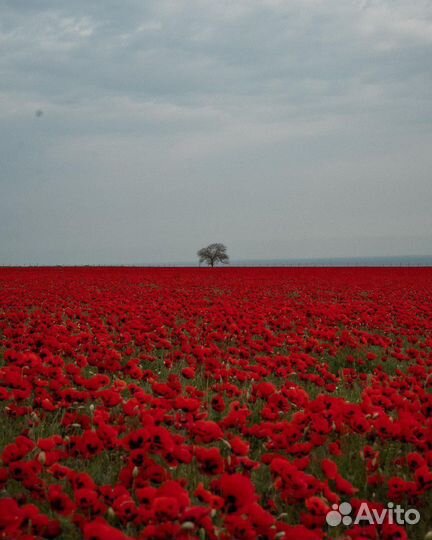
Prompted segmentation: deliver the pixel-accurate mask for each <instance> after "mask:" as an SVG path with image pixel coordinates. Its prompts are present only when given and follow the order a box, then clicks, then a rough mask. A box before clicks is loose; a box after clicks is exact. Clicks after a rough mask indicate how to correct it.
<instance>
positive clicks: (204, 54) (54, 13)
mask: <svg viewBox="0 0 432 540" xmlns="http://www.w3.org/2000/svg"><path fill="white" fill-rule="evenodd" d="M216 241H220V242H224V243H225V244H226V245H227V246H228V253H229V254H230V255H231V258H234V259H248V258H251V259H252V258H253V259H257V258H263V259H265V258H295V257H333V256H376V255H410V254H413V255H422V254H423V255H431V254H432V3H431V1H430V0H428V1H426V0H425V1H422V0H411V1H408V0H404V1H401V0H322V1H319V0H217V1H215V0H169V1H168V0H152V1H143V0H122V1H119V0H104V1H97V0H93V1H92V2H89V1H88V0H73V1H71V0H51V1H48V0H9V1H8V0H0V264H86V263H89V264H95V263H101V264H109V263H117V264H125V263H158V262H161V263H167V262H170V261H179V262H180V261H193V260H195V258H196V251H197V249H198V248H200V247H202V246H203V245H206V244H207V243H210V242H216Z"/></svg>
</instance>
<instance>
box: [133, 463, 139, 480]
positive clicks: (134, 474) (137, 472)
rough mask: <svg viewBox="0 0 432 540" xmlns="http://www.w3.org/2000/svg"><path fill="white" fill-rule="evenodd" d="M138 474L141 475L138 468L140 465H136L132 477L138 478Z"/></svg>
mask: <svg viewBox="0 0 432 540" xmlns="http://www.w3.org/2000/svg"><path fill="white" fill-rule="evenodd" d="M138 475H139V469H138V467H137V466H136V465H135V467H134V468H133V469H132V477H133V478H136V477H137V476H138Z"/></svg>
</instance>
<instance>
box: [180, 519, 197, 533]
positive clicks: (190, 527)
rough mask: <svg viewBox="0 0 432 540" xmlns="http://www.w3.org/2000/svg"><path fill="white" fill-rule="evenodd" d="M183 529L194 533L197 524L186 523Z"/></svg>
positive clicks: (183, 524)
mask: <svg viewBox="0 0 432 540" xmlns="http://www.w3.org/2000/svg"><path fill="white" fill-rule="evenodd" d="M181 528H182V529H183V530H184V531H193V529H194V528H195V524H194V523H193V522H192V521H185V522H184V523H182V526H181Z"/></svg>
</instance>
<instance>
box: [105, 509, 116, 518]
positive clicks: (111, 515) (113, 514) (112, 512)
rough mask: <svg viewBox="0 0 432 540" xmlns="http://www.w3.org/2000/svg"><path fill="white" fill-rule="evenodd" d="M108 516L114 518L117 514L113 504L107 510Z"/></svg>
mask: <svg viewBox="0 0 432 540" xmlns="http://www.w3.org/2000/svg"><path fill="white" fill-rule="evenodd" d="M107 516H108V517H109V518H110V519H114V518H115V516H116V514H115V512H114V510H113V509H112V508H111V506H109V507H108V510H107Z"/></svg>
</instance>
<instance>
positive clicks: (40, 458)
mask: <svg viewBox="0 0 432 540" xmlns="http://www.w3.org/2000/svg"><path fill="white" fill-rule="evenodd" d="M37 460H38V461H39V463H40V464H41V465H45V463H46V454H45V452H44V451H42V452H39V455H38V457H37Z"/></svg>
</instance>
